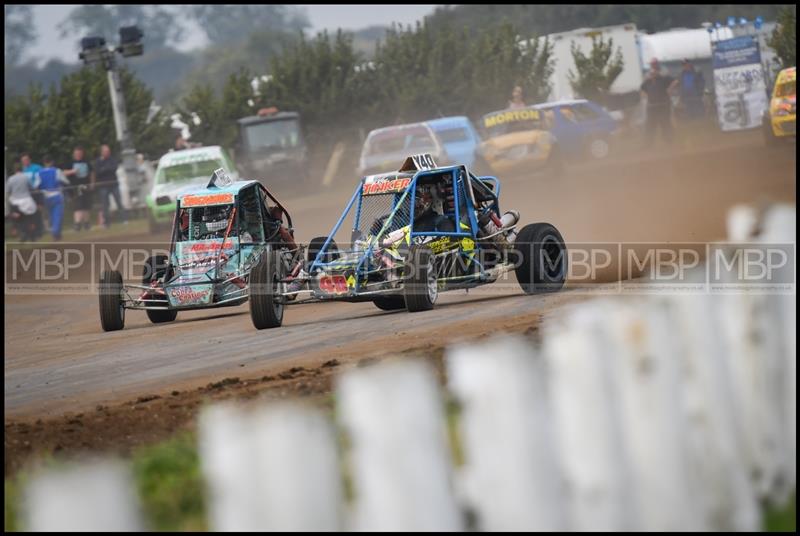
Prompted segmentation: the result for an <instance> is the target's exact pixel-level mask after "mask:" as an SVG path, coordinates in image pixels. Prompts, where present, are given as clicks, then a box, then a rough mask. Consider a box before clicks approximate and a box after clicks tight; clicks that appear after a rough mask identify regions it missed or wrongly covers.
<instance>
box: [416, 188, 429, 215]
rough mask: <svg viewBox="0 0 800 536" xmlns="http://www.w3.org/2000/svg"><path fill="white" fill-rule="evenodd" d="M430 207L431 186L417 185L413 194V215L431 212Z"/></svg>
mask: <svg viewBox="0 0 800 536" xmlns="http://www.w3.org/2000/svg"><path fill="white" fill-rule="evenodd" d="M432 206H433V194H432V193H431V186H430V185H429V184H419V185H417V191H416V192H415V193H414V214H416V215H420V214H424V213H426V212H428V211H429V210H431V207H432Z"/></svg>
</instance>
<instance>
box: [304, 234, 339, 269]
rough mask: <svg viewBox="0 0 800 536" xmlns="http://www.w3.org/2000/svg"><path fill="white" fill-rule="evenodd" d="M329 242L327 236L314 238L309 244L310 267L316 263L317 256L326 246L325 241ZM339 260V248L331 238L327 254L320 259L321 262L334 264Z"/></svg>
mask: <svg viewBox="0 0 800 536" xmlns="http://www.w3.org/2000/svg"><path fill="white" fill-rule="evenodd" d="M326 240H328V237H327V236H318V237H316V238H312V239H311V242H309V243H308V249H307V250H306V259H307V260H308V264H309V265H310V264H311V263H312V262H314V259H316V258H317V254H318V253H319V252H320V251H321V250H322V246H324V245H325V241H326ZM338 258H339V247H338V246H337V245H336V241H335V240H334V239H333V238H331V243H330V244H328V247H327V249H326V251H325V254H324V255H323V256H322V258H321V259H320V261H321V262H333V261H335V260H336V259H338Z"/></svg>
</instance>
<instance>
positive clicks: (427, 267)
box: [404, 244, 439, 313]
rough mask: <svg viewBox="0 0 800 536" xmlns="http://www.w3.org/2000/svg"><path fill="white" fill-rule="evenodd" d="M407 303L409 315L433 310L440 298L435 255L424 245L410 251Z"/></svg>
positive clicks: (408, 256)
mask: <svg viewBox="0 0 800 536" xmlns="http://www.w3.org/2000/svg"><path fill="white" fill-rule="evenodd" d="M404 275H405V289H404V294H405V301H406V309H408V312H409V313H416V312H418V311H429V310H431V309H433V305H434V304H435V303H436V298H438V296H439V286H438V285H439V284H438V281H437V280H436V270H435V269H434V267H433V253H432V252H431V250H430V248H429V247H427V246H425V245H422V244H414V245H412V246H411V248H410V249H409V251H408V255H407V256H406V266H405V274H404Z"/></svg>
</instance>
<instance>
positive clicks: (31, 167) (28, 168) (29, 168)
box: [19, 153, 44, 239]
mask: <svg viewBox="0 0 800 536" xmlns="http://www.w3.org/2000/svg"><path fill="white" fill-rule="evenodd" d="M19 161H20V163H21V164H22V172H23V173H25V174H26V175H27V177H28V184H29V185H30V187H31V189H33V184H34V181H35V180H36V174H37V173H39V170H40V169H42V166H40V165H39V164H34V163H33V161H32V160H31V155H30V154H29V153H22V155H21V156H20V158H19ZM32 195H33V200H34V202H35V203H36V206H37V210H36V213H35V215H34V217H33V221H34V223H35V224H36V230H35V231H34V234H35V236H36V238H37V239H38V238H41V236H42V235H43V234H44V221H43V220H42V212H43V210H44V197H43V194H42V193H41V192H32Z"/></svg>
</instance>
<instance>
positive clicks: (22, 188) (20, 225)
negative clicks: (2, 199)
mask: <svg viewBox="0 0 800 536" xmlns="http://www.w3.org/2000/svg"><path fill="white" fill-rule="evenodd" d="M6 194H7V197H8V205H9V209H10V212H11V218H12V219H13V220H14V226H15V227H16V229H17V236H19V239H20V240H21V241H23V242H27V241H28V240H36V238H37V236H36V201H34V200H33V196H32V195H31V183H30V180H28V174H27V173H25V172H23V171H22V164H21V163H19V162H18V163H15V164H14V174H13V175H11V176H10V177H9V178H8V180H7V181H6Z"/></svg>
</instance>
